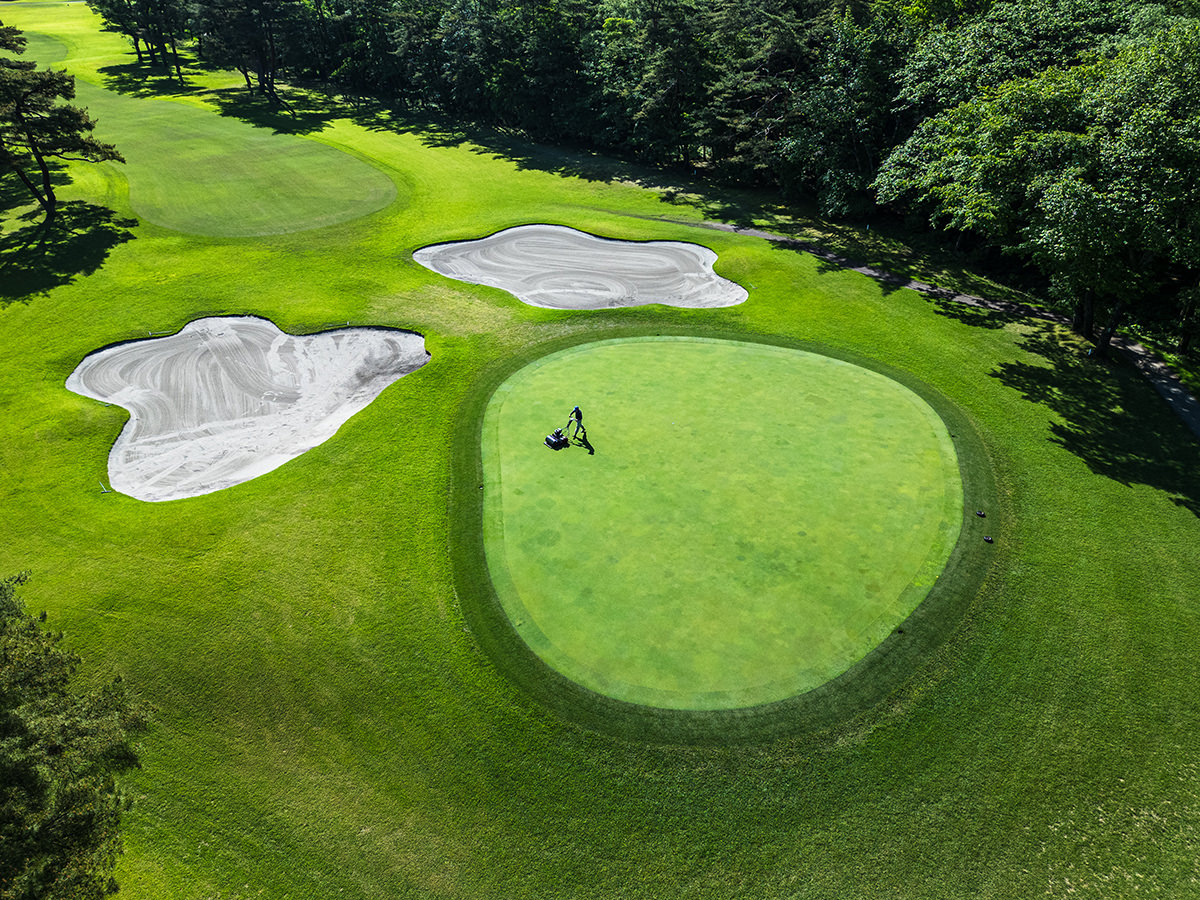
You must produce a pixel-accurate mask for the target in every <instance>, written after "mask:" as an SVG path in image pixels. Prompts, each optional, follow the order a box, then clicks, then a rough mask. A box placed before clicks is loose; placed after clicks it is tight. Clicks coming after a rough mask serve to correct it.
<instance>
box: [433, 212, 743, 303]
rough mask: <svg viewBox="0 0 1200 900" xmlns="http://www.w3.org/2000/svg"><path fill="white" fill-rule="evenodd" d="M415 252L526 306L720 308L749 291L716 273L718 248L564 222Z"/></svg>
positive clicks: (450, 275) (436, 267)
mask: <svg viewBox="0 0 1200 900" xmlns="http://www.w3.org/2000/svg"><path fill="white" fill-rule="evenodd" d="M413 259H415V260H416V261H417V262H419V263H420V264H421V265H423V266H425V267H426V268H428V269H432V270H433V271H435V272H437V273H438V274H439V275H445V276H446V277H448V278H456V279H458V280H459V281H467V282H470V283H471V284H486V285H488V286H489V287H497V288H500V289H502V290H505V291H508V292H509V293H511V294H515V295H516V297H517V299H519V300H520V301H522V302H523V303H528V304H529V305H530V306H543V307H549V308H551V309H605V308H608V307H613V306H646V305H648V304H651V303H663V304H666V305H667V306H688V307H704V308H708V307H717V306H733V305H735V304H738V303H742V302H744V301H745V299H746V297H747V294H746V291H745V290H744V289H743V288H742V287H741V286H740V285H738V284H735V283H734V282H732V281H729V280H728V279H726V278H722V277H721V276H719V275H717V274H716V273H715V272H713V263H715V262H716V260H717V254H715V253H714V252H713V251H711V250H709V249H708V248H707V247H702V246H700V245H699V244H688V243H684V242H682V241H646V242H635V241H616V240H607V239H605V238H598V237H595V236H594V235H590V234H585V233H584V232H582V231H576V230H575V229H573V228H566V227H564V226H562V225H520V226H518V227H516V228H509V229H507V230H506V231H500V232H497V233H496V234H493V235H491V236H489V237H485V238H482V239H481V240H477V241H459V242H455V243H451V244H434V245H432V246H430V247H422V248H421V249H420V250H418V251H416V252H415V253H414V254H413Z"/></svg>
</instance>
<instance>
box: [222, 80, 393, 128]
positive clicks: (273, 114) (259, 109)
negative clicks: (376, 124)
mask: <svg viewBox="0 0 1200 900" xmlns="http://www.w3.org/2000/svg"><path fill="white" fill-rule="evenodd" d="M277 93H278V95H279V99H280V100H281V101H282V102H281V103H272V102H271V100H270V99H269V98H267V97H265V96H263V95H262V94H259V93H251V92H250V91H248V90H247V89H246V88H245V87H242V86H240V85H239V86H238V87H228V88H220V89H218V90H214V91H210V92H209V93H208V94H207V97H208V98H209V99H211V100H212V101H213V103H215V104H216V107H217V109H218V111H220V113H221V115H223V116H232V117H233V118H237V119H241V120H242V121H243V122H248V123H249V124H251V125H255V126H257V127H259V128H270V129H271V130H272V131H274V132H275V133H276V134H317V133H319V132H321V131H324V130H325V128H327V127H328V126H329V123H330V122H332V121H333V120H334V119H344V118H352V119H357V118H360V117H363V118H367V119H371V118H372V117H373V116H374V111H373V108H371V109H365V108H360V109H359V111H358V113H357V114H356V113H355V110H354V109H353V108H352V107H351V106H348V105H347V104H345V103H344V102H343V101H341V100H339V99H338V97H337V96H336V95H334V94H330V93H326V92H324V91H320V90H317V89H307V88H305V89H291V88H287V87H283V86H280V87H279V88H278V90H277Z"/></svg>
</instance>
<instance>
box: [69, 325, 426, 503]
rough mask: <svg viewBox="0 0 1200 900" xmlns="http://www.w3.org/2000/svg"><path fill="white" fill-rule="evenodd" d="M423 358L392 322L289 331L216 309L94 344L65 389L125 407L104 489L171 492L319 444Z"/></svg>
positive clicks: (216, 483)
mask: <svg viewBox="0 0 1200 900" xmlns="http://www.w3.org/2000/svg"><path fill="white" fill-rule="evenodd" d="M428 360H429V353H428V352H427V351H426V350H425V340H424V338H423V337H422V336H421V335H419V334H415V333H413V332H409V331H403V330H400V329H389V328H377V327H356V328H339V329H335V330H331V331H323V332H318V333H316V334H310V335H291V334H287V333H285V332H283V331H281V330H280V329H279V328H277V327H276V326H275V324H274V323H272V322H270V321H269V320H267V319H263V318H258V317H255V316H219V317H208V318H203V319H197V320H195V321H192V322H189V323H188V324H187V325H186V326H184V327H183V328H182V329H181V330H180V331H179V332H177V333H176V334H173V335H169V336H166V337H150V338H145V339H140V340H136V341H129V342H125V343H119V344H113V345H110V346H108V347H105V348H103V349H101V350H97V351H95V352H94V353H91V354H89V355H88V356H87V357H85V358H84V360H83V361H82V362H81V363H80V364H79V365H78V366H77V367H76V369H75V371H73V372H72V373H71V374H70V376H68V378H67V381H66V387H67V389H68V390H71V391H73V392H75V393H77V394H80V395H82V396H85V397H90V398H92V399H94V400H99V401H101V402H104V403H112V404H115V405H117V406H121V407H123V408H125V409H127V410H128V411H129V413H130V418H129V422H128V423H127V424H126V425H125V428H124V429H122V431H121V434H120V435H119V436H118V437H117V440H116V442H115V443H114V444H113V448H112V451H111V453H110V454H109V478H110V480H111V483H112V487H113V489H114V490H117V491H120V492H121V493H124V494H128V495H130V496H131V497H135V498H136V499H139V500H146V501H162V500H176V499H182V498H185V497H197V496H200V495H202V494H208V493H212V492H213V491H217V490H221V489H222V488H226V487H231V486H233V485H236V484H241V483H242V482H245V481H249V480H250V479H252V478H256V477H258V476H259V475H264V474H266V473H267V472H270V471H272V470H274V469H276V468H278V467H279V466H281V465H283V464H284V463H285V462H287V461H288V460H291V459H294V458H295V457H297V456H299V455H301V454H302V453H305V452H306V451H308V450H310V449H312V448H313V447H316V446H318V445H319V444H322V443H324V442H325V441H327V440H328V439H329V438H331V437H332V436H333V435H334V434H335V433H336V432H337V430H338V429H339V428H340V427H341V425H342V424H343V423H345V422H346V421H347V420H348V419H350V417H351V416H353V415H354V414H355V413H357V412H359V411H361V410H362V409H364V408H366V407H367V406H368V405H369V404H370V403H371V402H372V401H373V400H374V399H375V398H376V397H378V396H379V394H380V393H381V392H382V391H383V390H384V388H386V387H387V386H388V385H390V384H391V383H392V382H394V381H396V380H397V379H399V378H401V377H403V376H404V375H407V374H408V373H410V372H413V371H415V370H416V369H419V368H420V367H421V366H423V365H424V364H425V363H426V362H428Z"/></svg>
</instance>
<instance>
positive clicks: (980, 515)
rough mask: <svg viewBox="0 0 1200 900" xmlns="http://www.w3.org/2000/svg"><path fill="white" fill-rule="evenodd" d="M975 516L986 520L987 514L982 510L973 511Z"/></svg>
mask: <svg viewBox="0 0 1200 900" xmlns="http://www.w3.org/2000/svg"><path fill="white" fill-rule="evenodd" d="M975 515H977V516H979V518H981V519H986V518H987V513H985V512H984V511H983V510H982V509H977V510H975Z"/></svg>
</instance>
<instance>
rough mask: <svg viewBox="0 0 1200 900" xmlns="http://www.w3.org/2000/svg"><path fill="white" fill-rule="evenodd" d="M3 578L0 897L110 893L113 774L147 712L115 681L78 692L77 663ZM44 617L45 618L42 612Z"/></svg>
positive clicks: (74, 898) (116, 806) (39, 899)
mask: <svg viewBox="0 0 1200 900" xmlns="http://www.w3.org/2000/svg"><path fill="white" fill-rule="evenodd" d="M24 580H25V578H24V576H17V577H9V578H4V579H0V900H58V898H62V900H66V898H71V900H90V898H99V897H105V896H108V895H110V894H112V893H114V892H115V891H116V889H117V885H116V882H115V881H114V880H113V874H112V873H113V868H114V866H115V864H116V860H117V856H118V854H119V853H120V852H121V838H120V833H119V825H120V819H121V812H122V810H123V809H124V808H125V807H126V805H127V802H126V798H125V797H124V795H123V794H122V793H121V791H120V789H119V788H118V786H117V782H116V777H117V776H118V775H119V774H121V773H122V772H127V771H128V770H130V769H132V768H134V767H135V766H137V764H138V757H137V753H136V751H135V748H134V746H133V744H132V743H131V735H133V734H136V733H137V732H139V731H141V730H143V729H144V728H145V727H146V715H145V710H144V709H143V708H142V707H141V706H140V705H139V704H138V703H137V702H136V701H135V700H134V699H133V698H132V697H131V696H130V694H129V692H128V690H127V689H126V687H125V685H124V683H122V681H121V680H120V679H119V678H117V679H114V680H113V681H110V682H109V683H108V684H105V685H103V686H101V687H99V688H97V689H95V690H92V691H85V692H78V691H75V690H73V689H72V688H73V685H72V681H73V679H74V676H75V673H76V670H77V668H78V666H79V663H80V659H79V657H78V656H76V655H75V654H74V653H72V652H70V651H68V650H67V649H65V648H64V647H63V646H62V644H63V635H62V634H54V633H50V632H47V631H45V630H44V629H43V627H42V625H41V622H40V621H39V620H37V619H35V618H34V617H33V616H31V615H29V613H28V612H27V611H26V610H25V606H24V604H23V603H22V601H21V599H20V597H19V596H18V595H17V588H18V587H19V586H20V585H21V584H22V583H23V582H24ZM43 619H44V616H43Z"/></svg>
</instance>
